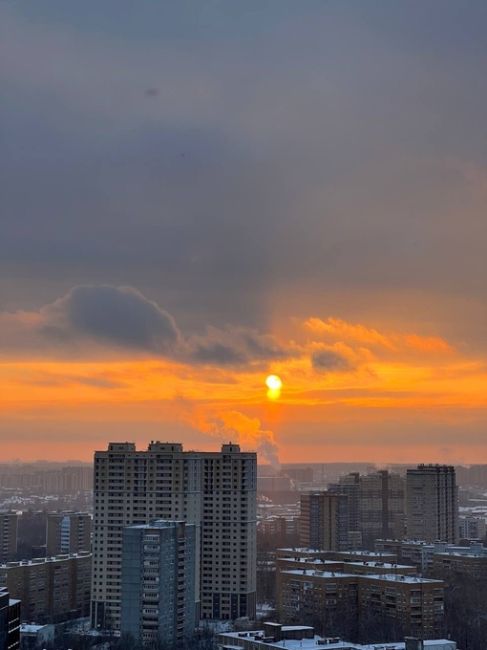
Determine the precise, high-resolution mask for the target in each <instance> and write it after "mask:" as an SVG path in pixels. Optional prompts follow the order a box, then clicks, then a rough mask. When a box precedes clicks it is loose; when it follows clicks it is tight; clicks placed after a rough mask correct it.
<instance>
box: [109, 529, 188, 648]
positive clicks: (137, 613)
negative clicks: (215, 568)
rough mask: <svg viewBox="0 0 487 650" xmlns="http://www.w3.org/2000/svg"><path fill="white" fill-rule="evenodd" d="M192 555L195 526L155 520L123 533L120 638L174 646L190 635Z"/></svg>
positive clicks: (125, 530)
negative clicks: (127, 636)
mask: <svg viewBox="0 0 487 650" xmlns="http://www.w3.org/2000/svg"><path fill="white" fill-rule="evenodd" d="M195 555H196V534H195V526H194V524H186V523H185V522H184V521H177V522H176V521H155V522H154V523H152V524H145V525H141V526H128V527H127V528H125V529H124V531H123V547H122V610H121V611H122V616H121V632H122V633H126V634H130V635H131V636H132V637H133V638H134V639H135V640H136V641H138V642H142V643H144V644H147V643H152V642H156V641H162V642H163V643H167V644H169V645H172V644H174V643H175V642H177V641H183V640H184V639H185V638H188V637H189V636H190V635H191V634H192V633H193V632H194V628H195V624H196V611H195V587H196V583H195Z"/></svg>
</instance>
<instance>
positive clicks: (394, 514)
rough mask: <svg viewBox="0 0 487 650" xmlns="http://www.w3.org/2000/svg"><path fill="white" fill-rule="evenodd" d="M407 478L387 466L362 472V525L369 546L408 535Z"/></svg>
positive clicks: (360, 515) (360, 521) (360, 497)
mask: <svg viewBox="0 0 487 650" xmlns="http://www.w3.org/2000/svg"><path fill="white" fill-rule="evenodd" d="M404 492H405V483H404V478H403V477H402V476H399V474H391V473H390V472H388V471H386V470H382V471H380V472H374V473H372V474H365V475H363V476H360V491H359V528H360V530H361V532H362V538H363V542H364V544H365V546H367V547H369V548H372V547H373V544H374V540H375V539H377V538H378V537H395V538H401V537H403V536H404V518H405V515H404Z"/></svg>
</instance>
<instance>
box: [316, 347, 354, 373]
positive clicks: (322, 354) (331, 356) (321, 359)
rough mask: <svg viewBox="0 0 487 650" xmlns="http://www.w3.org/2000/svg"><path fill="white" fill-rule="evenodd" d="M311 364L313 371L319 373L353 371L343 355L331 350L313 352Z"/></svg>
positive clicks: (351, 365) (352, 367) (349, 362)
mask: <svg viewBox="0 0 487 650" xmlns="http://www.w3.org/2000/svg"><path fill="white" fill-rule="evenodd" d="M311 364H312V366H313V368H314V369H315V370H319V371H320V372H327V371H329V372H349V371H351V370H353V369H354V366H353V364H352V362H351V361H350V360H349V359H347V357H346V356H345V355H343V354H341V353H340V352H337V351H336V350H332V349H321V350H316V351H315V352H313V354H312V355H311Z"/></svg>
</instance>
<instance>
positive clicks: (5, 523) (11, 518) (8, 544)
mask: <svg viewBox="0 0 487 650" xmlns="http://www.w3.org/2000/svg"><path fill="white" fill-rule="evenodd" d="M18 520H19V517H18V514H17V513H16V512H0V564H1V563H2V562H9V561H10V560H14V559H15V557H16V554H17V526H18Z"/></svg>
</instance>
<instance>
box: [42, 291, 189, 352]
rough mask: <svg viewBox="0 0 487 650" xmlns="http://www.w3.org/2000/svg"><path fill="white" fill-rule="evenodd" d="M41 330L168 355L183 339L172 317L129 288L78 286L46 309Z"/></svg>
mask: <svg viewBox="0 0 487 650" xmlns="http://www.w3.org/2000/svg"><path fill="white" fill-rule="evenodd" d="M43 316H44V318H45V324H44V325H43V326H42V328H41V331H44V332H45V333H46V334H47V335H49V336H53V337H59V336H61V337H62V338H64V337H65V336H66V335H67V336H68V337H76V336H82V337H85V336H86V337H88V338H92V339H95V340H99V341H101V342H104V341H106V342H109V343H111V344H112V345H117V346H121V347H126V348H134V349H138V350H144V351H146V352H153V353H155V354H164V353H167V352H168V351H169V350H171V349H174V348H175V347H176V346H177V345H178V342H179V332H178V330H177V327H176V324H175V322H174V319H173V318H172V316H170V315H169V314H168V313H167V312H165V311H164V310H162V309H161V308H160V307H159V306H158V305H157V304H156V303H154V302H151V301H150V300H147V298H145V297H144V296H143V295H142V294H141V293H140V292H139V291H136V290H135V289H132V288H129V287H109V286H100V287H87V286H86V287H75V288H74V289H72V290H71V291H70V292H69V293H68V294H67V295H66V296H64V297H63V298H60V299H59V300H57V301H56V302H54V303H53V304H52V305H50V306H49V307H46V308H45V309H44V310H43Z"/></svg>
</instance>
